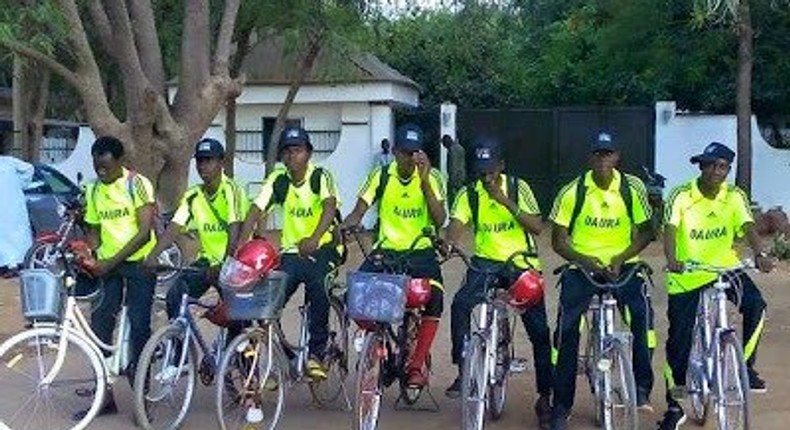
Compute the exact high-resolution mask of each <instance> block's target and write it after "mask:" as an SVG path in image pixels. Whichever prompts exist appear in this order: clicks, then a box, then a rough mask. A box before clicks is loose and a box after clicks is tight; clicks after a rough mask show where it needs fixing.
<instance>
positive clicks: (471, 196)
mask: <svg viewBox="0 0 790 430" xmlns="http://www.w3.org/2000/svg"><path fill="white" fill-rule="evenodd" d="M476 183H477V181H473V182H471V183H468V184H466V198H467V199H468V200H469V211H470V212H471V213H472V227H473V228H474V229H475V231H477V228H478V222H479V220H480V213H479V210H480V196H479V195H478V194H477V190H476V189H475V184H476Z"/></svg>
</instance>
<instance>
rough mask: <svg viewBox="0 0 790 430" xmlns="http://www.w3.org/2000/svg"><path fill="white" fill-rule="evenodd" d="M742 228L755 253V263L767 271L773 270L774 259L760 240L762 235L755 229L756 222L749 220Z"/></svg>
mask: <svg viewBox="0 0 790 430" xmlns="http://www.w3.org/2000/svg"><path fill="white" fill-rule="evenodd" d="M742 229H743V232H744V234H745V235H746V240H747V241H748V242H749V247H750V248H751V249H752V253H753V254H754V264H755V265H757V268H758V269H760V271H762V272H765V273H768V272H770V271H771V270H773V268H774V261H773V259H771V257H770V256H769V255H768V253H767V252H766V251H765V249H764V248H763V244H762V243H761V242H760V237H759V236H758V235H757V232H756V231H755V229H754V223H753V222H747V223H746V224H744V225H743V227H742Z"/></svg>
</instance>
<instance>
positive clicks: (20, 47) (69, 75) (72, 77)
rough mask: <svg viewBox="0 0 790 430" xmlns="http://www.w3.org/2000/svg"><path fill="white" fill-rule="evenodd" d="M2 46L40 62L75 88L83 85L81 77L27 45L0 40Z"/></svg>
mask: <svg viewBox="0 0 790 430" xmlns="http://www.w3.org/2000/svg"><path fill="white" fill-rule="evenodd" d="M0 46H5V47H6V48H8V49H10V50H11V51H13V52H16V53H17V54H19V55H22V56H24V57H27V58H29V59H31V60H33V61H36V62H38V63H39V64H41V65H42V66H44V67H46V68H48V69H50V70H52V72H54V73H56V74H58V75H60V76H61V77H62V78H63V79H64V80H65V81H66V82H68V83H69V85H72V86H73V87H74V88H76V89H78V90H79V88H80V86H81V85H82V81H81V80H80V78H79V76H78V75H77V74H76V73H74V72H72V71H71V70H69V69H68V68H67V67H66V66H64V65H63V64H60V63H59V62H58V61H57V60H55V59H54V58H52V57H50V56H48V55H46V54H44V53H42V52H40V51H37V50H35V49H33V48H31V47H29V46H27V45H25V44H22V43H19V42H15V41H11V40H3V39H0Z"/></svg>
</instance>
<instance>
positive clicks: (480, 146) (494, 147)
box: [471, 136, 502, 173]
mask: <svg viewBox="0 0 790 430" xmlns="http://www.w3.org/2000/svg"><path fill="white" fill-rule="evenodd" d="M471 158H472V169H473V170H474V171H475V172H478V173H485V172H490V171H493V170H496V169H497V168H498V167H499V163H500V161H501V160H502V151H501V146H500V144H499V141H498V140H497V139H495V138H493V137H489V136H479V137H476V138H475V139H474V140H473V141H472V154H471Z"/></svg>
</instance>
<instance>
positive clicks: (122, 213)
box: [85, 168, 156, 261]
mask: <svg viewBox="0 0 790 430" xmlns="http://www.w3.org/2000/svg"><path fill="white" fill-rule="evenodd" d="M131 174H132V173H131V172H130V171H129V170H127V169H125V168H124V169H123V174H122V175H121V177H120V178H118V179H116V180H115V181H114V182H112V183H111V184H105V183H104V182H101V181H99V180H97V181H95V182H92V183H90V184H88V186H87V188H86V190H85V200H86V202H85V203H86V204H85V222H86V223H88V224H92V225H95V226H98V228H99V237H100V239H101V245H99V249H98V250H97V251H96V254H97V256H98V257H99V259H100V260H107V259H109V258H112V256H114V255H115V254H117V253H118V252H119V251H120V250H121V249H123V247H124V246H126V244H127V243H129V241H130V240H132V238H133V237H134V236H135V235H136V234H137V232H138V231H140V226H139V224H138V223H137V209H139V208H141V207H143V206H145V205H148V204H154V187H153V186H152V185H151V181H149V180H148V178H146V177H145V176H143V175H141V174H139V173H134V175H133V176H132V177H131V178H130V175H131ZM155 244H156V239H155V237H154V232H153V231H151V239H150V240H149V241H148V242H147V243H146V244H145V245H143V246H142V247H140V249H139V250H137V252H135V253H134V254H132V255H131V256H130V257H129V258H127V259H126V261H140V260H142V259H144V258H145V257H146V256H147V255H148V253H150V252H151V250H152V249H153V248H154V245H155Z"/></svg>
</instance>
